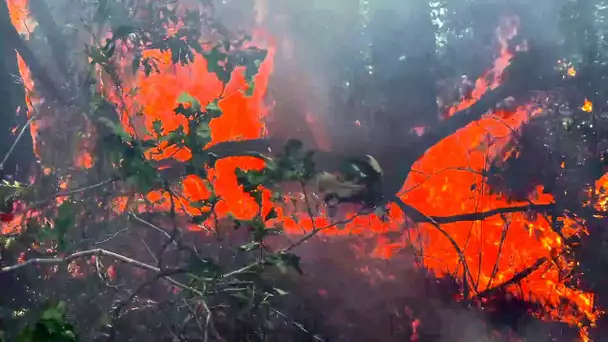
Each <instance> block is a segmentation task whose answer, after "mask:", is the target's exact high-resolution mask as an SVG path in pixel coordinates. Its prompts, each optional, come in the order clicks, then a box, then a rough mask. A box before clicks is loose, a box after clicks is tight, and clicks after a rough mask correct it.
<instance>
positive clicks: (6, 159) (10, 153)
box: [0, 112, 40, 171]
mask: <svg viewBox="0 0 608 342" xmlns="http://www.w3.org/2000/svg"><path fill="white" fill-rule="evenodd" d="M38 115H40V112H38V113H36V114H34V115H32V116H30V118H29V119H28V120H27V122H26V123H25V125H24V126H23V127H21V130H20V131H19V134H18V135H17V138H15V141H13V144H12V145H11V148H9V149H8V152H6V155H5V156H4V159H2V162H0V171H2V170H4V165H5V164H6V162H7V161H8V159H9V158H10V156H11V155H12V154H13V152H14V151H15V148H17V145H18V144H19V141H20V140H21V138H22V137H23V136H24V134H25V132H26V130H27V128H28V127H30V125H31V123H32V122H33V121H34V120H36V118H38Z"/></svg>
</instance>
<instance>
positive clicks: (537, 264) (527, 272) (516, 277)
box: [478, 258, 549, 297]
mask: <svg viewBox="0 0 608 342" xmlns="http://www.w3.org/2000/svg"><path fill="white" fill-rule="evenodd" d="M547 261H549V260H548V259H547V258H540V259H538V260H536V262H535V263H534V264H532V265H530V266H528V267H526V268H525V269H523V270H522V271H520V272H518V273H516V274H514V275H513V277H511V278H510V279H509V280H507V281H505V282H503V283H501V284H500V285H497V286H495V287H492V288H489V289H486V290H484V291H482V292H480V293H478V296H479V297H488V296H491V295H492V294H494V293H496V292H499V291H503V290H505V289H507V288H508V287H509V286H511V285H515V284H517V283H519V282H520V281H522V280H524V279H526V278H527V277H528V276H529V275H530V274H532V273H534V272H535V271H537V270H538V269H539V268H541V267H542V266H543V265H544V264H545V263H546V262H547Z"/></svg>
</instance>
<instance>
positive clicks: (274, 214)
mask: <svg viewBox="0 0 608 342" xmlns="http://www.w3.org/2000/svg"><path fill="white" fill-rule="evenodd" d="M277 217H278V214H277V211H276V210H275V209H274V208H272V209H270V212H268V215H266V217H264V221H268V220H272V219H275V218H277Z"/></svg>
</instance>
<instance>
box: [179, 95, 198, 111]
mask: <svg viewBox="0 0 608 342" xmlns="http://www.w3.org/2000/svg"><path fill="white" fill-rule="evenodd" d="M177 102H178V103H190V104H191V105H192V109H194V110H197V111H198V110H200V109H201V103H200V102H199V101H198V100H197V99H196V98H195V97H194V96H192V95H190V94H188V93H185V92H184V93H181V94H180V95H179V96H178V97H177Z"/></svg>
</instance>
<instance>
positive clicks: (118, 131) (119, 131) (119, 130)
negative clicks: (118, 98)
mask: <svg viewBox="0 0 608 342" xmlns="http://www.w3.org/2000/svg"><path fill="white" fill-rule="evenodd" d="M99 121H101V122H102V123H103V124H104V125H106V126H107V127H108V128H109V129H110V130H111V131H112V132H113V133H114V134H115V135H116V136H118V137H120V139H122V141H124V142H131V141H132V140H133V137H132V136H131V134H129V133H127V132H126V131H125V130H124V128H123V127H122V126H121V125H120V124H118V123H116V122H114V121H112V120H110V119H108V118H104V117H100V118H99Z"/></svg>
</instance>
